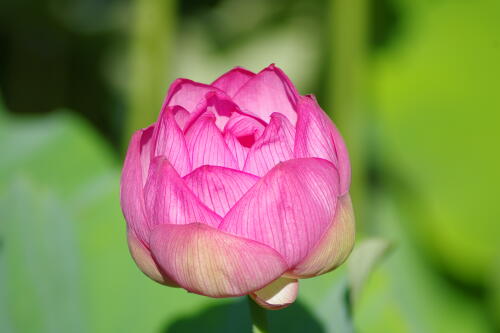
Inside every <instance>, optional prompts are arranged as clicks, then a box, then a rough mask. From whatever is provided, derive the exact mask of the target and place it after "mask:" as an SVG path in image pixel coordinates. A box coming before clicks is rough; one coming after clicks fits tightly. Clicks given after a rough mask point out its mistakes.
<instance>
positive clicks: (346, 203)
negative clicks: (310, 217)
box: [287, 194, 355, 278]
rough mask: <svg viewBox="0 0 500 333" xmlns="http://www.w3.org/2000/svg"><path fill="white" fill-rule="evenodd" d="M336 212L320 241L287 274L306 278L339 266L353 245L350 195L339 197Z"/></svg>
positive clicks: (352, 214)
mask: <svg viewBox="0 0 500 333" xmlns="http://www.w3.org/2000/svg"><path fill="white" fill-rule="evenodd" d="M337 207H338V208H337V213H336V214H335V219H334V220H333V221H332V224H331V226H330V227H329V228H328V229H327V230H326V232H325V234H324V235H323V237H322V238H321V241H320V242H319V243H318V245H316V248H314V250H313V251H311V253H309V255H308V256H307V257H306V258H305V259H304V260H302V262H300V263H299V264H298V265H297V266H296V267H295V268H294V269H293V270H291V271H290V272H289V273H287V275H290V276H295V277H300V278H306V277H312V276H316V275H320V274H324V273H326V272H329V271H331V270H333V269H335V268H336V267H338V266H340V265H341V264H342V263H343V262H344V261H345V260H346V259H347V257H348V256H349V254H350V253H351V250H352V248H353V246H354V234H355V226H354V213H353V210H352V203H351V197H350V196H349V194H345V195H344V196H343V197H341V198H340V199H339V202H338V204H337Z"/></svg>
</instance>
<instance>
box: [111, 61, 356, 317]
mask: <svg viewBox="0 0 500 333" xmlns="http://www.w3.org/2000/svg"><path fill="white" fill-rule="evenodd" d="M349 185H350V164H349V158H348V154H347V150H346V146H345V144H344V141H343V139H342V137H341V136H340V134H339V132H338V130H337V129H336V127H335V126H334V124H333V123H332V122H331V120H330V119H329V118H328V116H327V115H326V114H325V113H324V112H323V111H322V109H321V108H320V106H319V105H318V103H317V102H316V99H315V98H314V97H313V96H311V95H308V96H301V95H299V94H298V92H297V90H296V88H295V87H294V85H293V84H292V83H291V82H290V80H289V78H288V77H287V76H286V75H285V74H284V72H283V71H282V70H280V69H279V68H277V67H276V66H274V65H271V66H269V67H267V68H265V69H263V70H262V71H261V72H259V73H258V74H254V73H252V72H250V71H248V70H246V69H243V68H239V67H238V68H234V69H232V70H231V71H229V72H227V73H225V74H224V75H222V76H221V77H219V78H218V79H217V80H215V81H214V82H213V83H212V84H210V85H206V84H202V83H197V82H194V81H191V80H187V79H178V80H176V81H175V82H174V83H173V84H172V85H171V87H170V89H169V91H168V94H167V97H166V99H165V101H164V104H163V107H162V110H161V112H160V115H159V117H158V120H157V122H156V123H154V124H152V125H151V126H150V127H148V128H145V129H141V130H138V131H137V132H136V133H135V134H134V135H133V136H132V139H131V141H130V145H129V148H128V152H127V157H126V160H125V165H124V168H123V173H122V179H121V206H122V209H123V214H124V216H125V219H126V221H127V235H128V244H129V248H130V252H131V254H132V257H133V258H134V260H135V262H136V263H137V265H138V266H139V268H140V269H141V270H142V271H143V272H144V273H145V274H146V275H147V276H149V277H150V278H151V279H153V280H155V281H157V282H159V283H162V284H165V285H169V286H180V287H182V288H184V289H186V290H188V291H190V292H193V293H197V294H201V295H206V296H210V297H232V296H241V295H250V296H251V297H252V298H253V299H254V300H255V301H256V302H257V303H258V304H260V305H261V306H263V307H266V308H269V309H277V308H281V307H285V306H287V305H289V304H291V303H292V302H293V301H294V300H295V298H296V297H297V292H298V279H300V278H309V277H314V276H317V275H320V274H323V273H326V272H328V271H331V270H332V269H334V268H336V267H337V266H339V265H340V264H341V263H342V262H343V261H345V259H346V258H347V256H348V255H349V253H350V251H351V249H352V247H353V243H354V218H353V212H352V206H351V200H350V197H349Z"/></svg>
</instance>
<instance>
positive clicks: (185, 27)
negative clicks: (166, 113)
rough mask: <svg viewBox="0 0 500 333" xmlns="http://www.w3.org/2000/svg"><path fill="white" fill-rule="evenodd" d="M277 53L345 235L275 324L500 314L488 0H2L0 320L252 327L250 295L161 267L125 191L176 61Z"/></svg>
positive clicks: (491, 1)
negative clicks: (135, 244)
mask: <svg viewBox="0 0 500 333" xmlns="http://www.w3.org/2000/svg"><path fill="white" fill-rule="evenodd" d="M273 62H274V63H276V64H277V65H278V66H280V67H282V68H283V69H284V70H285V72H286V73H287V74H289V76H290V77H291V79H292V81H293V82H294V83H296V85H297V86H298V88H299V91H300V92H301V93H302V94H306V93H314V94H316V95H317V97H318V99H319V101H320V104H321V105H322V106H323V107H324V109H325V110H326V111H327V112H328V113H329V114H330V115H331V117H332V119H334V121H335V122H336V123H337V125H338V127H339V129H340V130H341V132H342V133H343V135H344V137H345V140H346V142H347V145H348V148H349V151H350V154H351V158H352V167H353V186H352V191H351V192H352V195H353V199H354V206H355V209H356V215H357V229H358V241H362V240H363V239H366V238H371V237H379V238H383V239H386V240H388V241H389V242H390V244H391V251H390V252H389V253H388V255H387V256H386V257H385V258H383V259H382V260H381V261H380V264H379V265H378V266H377V267H376V269H375V270H374V272H373V274H372V275H371V277H370V278H368V279H367V280H366V283H365V285H364V286H363V288H362V290H361V292H360V293H359V297H357V298H356V299H355V300H354V303H353V304H352V308H351V310H350V311H348V312H349V313H346V310H345V307H344V306H343V305H344V304H345V285H346V283H347V282H346V281H348V279H349V278H348V274H347V269H346V267H345V266H346V265H344V266H343V267H342V268H340V269H338V270H336V271H334V272H333V273H330V274H327V275H324V276H321V277H319V278H315V279H311V280H304V281H303V282H302V284H301V290H300V294H299V298H298V301H297V302H296V303H295V304H294V305H292V306H291V307H289V308H287V309H285V310H281V311H277V312H272V313H270V314H269V317H270V321H271V330H272V332H283V331H288V332H352V331H355V332H495V331H499V332H500V224H499V222H500V221H499V220H500V204H499V195H498V192H499V189H500V156H499V152H500V149H499V144H500V1H498V0H476V1H467V0H433V1H431V0H418V1H417V0H414V1H410V0H332V1H328V0H309V1H308V0H253V1H248V0H199V1H196V0H186V1H174V0H125V1H119V0H108V1H102V0H72V1H69V0H45V1H40V0H3V1H2V2H1V3H0V96H1V102H0V332H249V331H250V318H249V315H248V309H247V305H246V303H245V299H244V298H240V299H225V300H214V299H209V298H206V297H201V296H197V295H192V294H188V293H187V292H185V291H183V290H181V289H172V288H166V287H162V286H160V285H157V284H155V283H154V282H152V281H150V280H149V279H148V278H146V277H145V276H144V275H143V274H142V273H141V272H140V271H139V270H138V269H137V268H136V267H135V264H134V263H133V261H132V260H131V258H130V256H129V254H128V250H127V245H126V241H125V222H124V220H123V217H122V214H121V210H120V206H119V175H120V169H121V161H122V158H123V153H124V150H125V149H126V145H127V143H128V139H129V137H130V133H131V132H132V131H133V130H135V129H137V128H140V127H144V126H146V125H147V124H148V123H151V122H153V121H154V120H155V118H156V115H157V114H158V111H159V108H160V106H161V103H162V99H163V95H164V93H165V91H166V89H167V88H168V86H169V84H170V82H171V81H172V80H173V79H174V78H176V77H180V76H182V77H188V78H191V79H194V80H198V81H201V82H207V83H208V82H211V81H212V80H213V79H214V78H216V77H217V76H218V75H219V74H221V73H223V72H224V71H226V70H228V69H230V68H231V67H233V66H236V65H239V66H244V67H247V68H249V69H251V70H254V71H258V70H260V69H261V68H263V67H265V66H267V65H269V64H270V63H273Z"/></svg>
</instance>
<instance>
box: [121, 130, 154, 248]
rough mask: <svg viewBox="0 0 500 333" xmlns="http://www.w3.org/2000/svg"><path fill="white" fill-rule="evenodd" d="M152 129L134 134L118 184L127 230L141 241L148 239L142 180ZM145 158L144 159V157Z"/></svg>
mask: <svg viewBox="0 0 500 333" xmlns="http://www.w3.org/2000/svg"><path fill="white" fill-rule="evenodd" d="M153 129H154V128H153V127H149V128H148V129H141V130H138V131H137V132H135V133H134V135H133V136H132V138H131V140H130V144H129V147H128V151H127V156H126V157H125V163H124V165H123V170H122V176H121V182H120V203H121V207H122V211H123V216H124V217H125V220H126V221H127V225H128V228H129V229H131V230H133V231H134V232H135V234H137V236H138V237H139V238H140V239H141V240H142V241H146V240H147V239H149V228H148V223H147V215H146V214H145V210H144V197H143V179H145V178H146V177H147V170H143V169H144V168H145V167H149V154H148V150H149V147H150V142H151V136H152V135H151V134H152V132H153ZM144 156H146V157H144Z"/></svg>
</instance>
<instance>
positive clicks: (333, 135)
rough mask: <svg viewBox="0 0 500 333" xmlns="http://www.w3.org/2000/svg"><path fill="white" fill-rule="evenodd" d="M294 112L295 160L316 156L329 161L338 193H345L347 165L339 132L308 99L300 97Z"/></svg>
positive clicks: (349, 170) (348, 175) (318, 107)
mask: <svg viewBox="0 0 500 333" xmlns="http://www.w3.org/2000/svg"><path fill="white" fill-rule="evenodd" d="M297 112H298V114H299V117H298V120H297V126H296V129H297V135H296V139H295V140H296V141H295V157H319V158H324V159H326V160H329V161H331V162H332V163H333V164H335V166H336V167H337V169H338V170H339V174H340V193H341V195H343V194H345V193H347V192H348V191H349V186H350V182H351V165H350V163H349V155H348V153H347V148H346V145H345V143H344V140H343V139H342V136H341V135H340V133H339V131H338V130H337V128H336V127H335V125H334V124H333V122H332V121H331V120H330V118H329V117H328V116H327V115H326V113H325V112H324V111H323V110H322V109H321V107H320V106H319V105H318V103H317V102H316V100H315V99H314V98H313V97H311V96H304V97H300V101H299V103H298V107H297Z"/></svg>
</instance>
